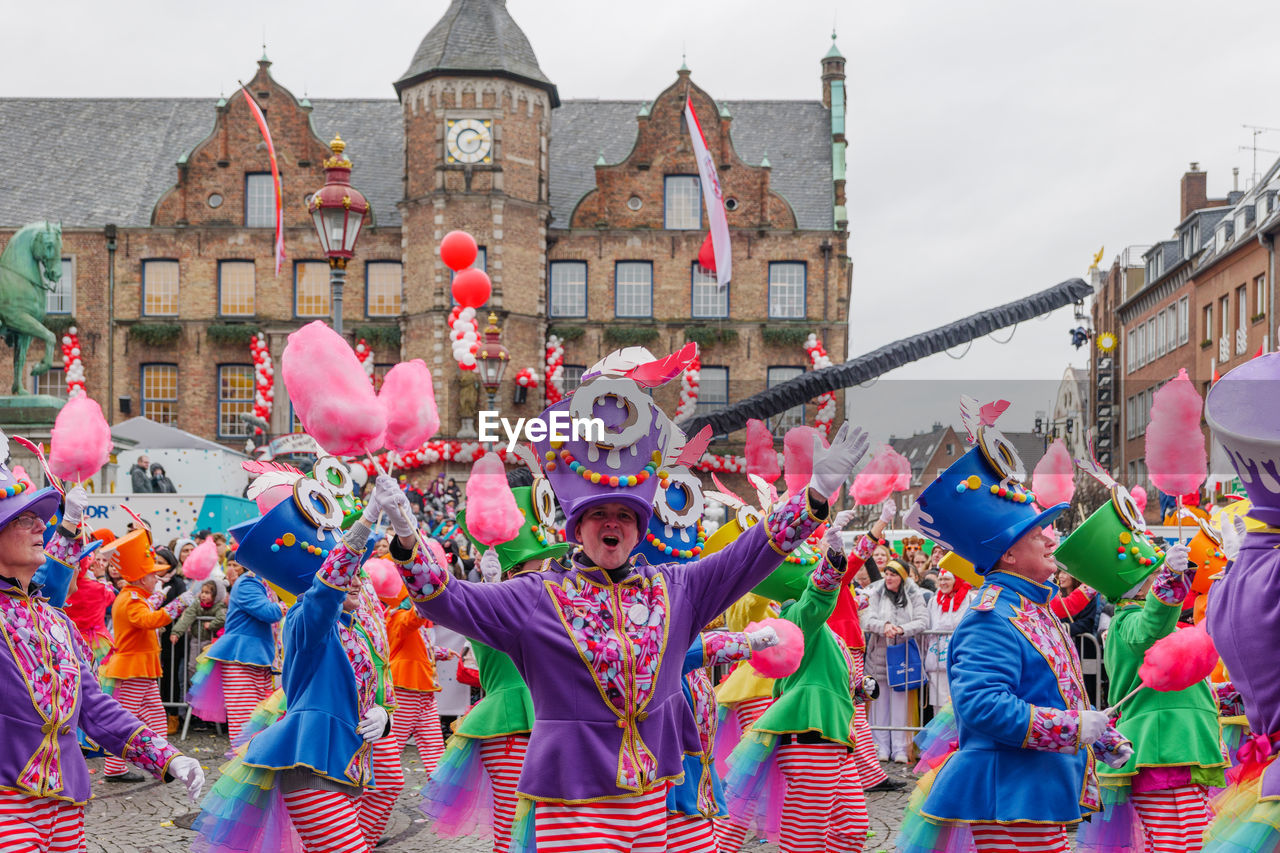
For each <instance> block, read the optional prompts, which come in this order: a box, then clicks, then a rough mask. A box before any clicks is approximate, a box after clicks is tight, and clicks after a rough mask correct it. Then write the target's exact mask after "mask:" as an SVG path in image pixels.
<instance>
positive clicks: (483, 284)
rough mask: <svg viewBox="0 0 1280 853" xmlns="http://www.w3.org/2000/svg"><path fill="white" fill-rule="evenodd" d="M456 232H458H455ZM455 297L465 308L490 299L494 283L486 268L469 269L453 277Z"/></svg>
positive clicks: (478, 304) (478, 305)
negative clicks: (490, 279)
mask: <svg viewBox="0 0 1280 853" xmlns="http://www.w3.org/2000/svg"><path fill="white" fill-rule="evenodd" d="M455 233H456V232H455ZM452 289H453V298H454V299H456V300H458V304H459V305H461V306H462V307H464V308H479V307H480V306H481V305H483V304H485V303H486V302H488V301H489V294H490V293H492V292H493V284H492V283H491V282H490V281H489V275H488V273H486V272H485V271H484V270H478V269H467V270H463V271H462V272H460V273H458V274H457V275H455V276H454V277H453V288H452Z"/></svg>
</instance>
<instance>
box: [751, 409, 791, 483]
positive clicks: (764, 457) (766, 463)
mask: <svg viewBox="0 0 1280 853" xmlns="http://www.w3.org/2000/svg"><path fill="white" fill-rule="evenodd" d="M743 455H745V456H746V457H747V473H748V474H755V475H756V476H758V477H759V478H760V479H762V480H764V481H765V482H766V483H773V482H776V481H777V479H778V477H779V475H781V474H782V469H781V468H780V467H778V451H776V450H774V449H773V433H772V432H770V431H769V426H768V424H766V423H765V422H764V421H762V420H757V419H756V418H752V419H751V420H749V421H747V441H746V447H745V449H744V450H743Z"/></svg>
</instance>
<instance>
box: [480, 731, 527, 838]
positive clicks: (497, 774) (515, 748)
mask: <svg viewBox="0 0 1280 853" xmlns="http://www.w3.org/2000/svg"><path fill="white" fill-rule="evenodd" d="M528 748H529V736H528V735H506V736H504V737H491V738H485V739H484V740H482V741H480V761H481V762H482V763H483V764H484V769H485V771H486V772H487V773H488V774H489V787H490V788H492V789H493V853H506V851H507V849H508V848H510V847H511V823H512V821H514V820H515V816H516V783H517V782H519V781H520V771H521V769H523V768H524V753H525V750H526V749H528Z"/></svg>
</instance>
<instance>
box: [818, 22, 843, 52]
mask: <svg viewBox="0 0 1280 853" xmlns="http://www.w3.org/2000/svg"><path fill="white" fill-rule="evenodd" d="M822 58H823V59H844V54H842V53H841V52H840V48H838V47H836V30H835V27H832V28H831V50H828V51H827V55H826V56H824V57H822Z"/></svg>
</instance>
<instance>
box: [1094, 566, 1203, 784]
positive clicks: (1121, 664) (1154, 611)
mask: <svg viewBox="0 0 1280 853" xmlns="http://www.w3.org/2000/svg"><path fill="white" fill-rule="evenodd" d="M1180 612H1181V607H1179V606H1177V605H1169V604H1165V603H1164V602H1163V601H1161V600H1160V599H1159V598H1158V597H1157V596H1156V594H1155V593H1154V592H1150V593H1148V594H1147V600H1146V603H1145V604H1143V603H1141V602H1137V601H1122V602H1121V603H1120V604H1119V606H1117V607H1116V614H1115V617H1114V618H1113V619H1112V620H1111V627H1110V629H1109V630H1108V631H1107V642H1106V645H1105V647H1104V651H1103V663H1104V664H1105V665H1106V667H1107V672H1108V673H1109V674H1110V676H1111V689H1110V696H1109V699H1110V701H1111V702H1112V703H1115V702H1117V701H1119V700H1120V698H1121V697H1123V696H1125V695H1126V694H1127V693H1128V692H1129V691H1131V690H1133V688H1135V687H1137V686H1138V684H1139V683H1141V679H1140V678H1139V677H1138V667H1140V666H1141V665H1142V660H1143V655H1144V654H1145V653H1146V651H1147V649H1149V648H1151V646H1152V644H1154V643H1155V641H1156V640H1158V639H1160V638H1161V637H1166V636H1168V635H1169V634H1172V633H1173V632H1174V630H1175V626H1176V625H1177V623H1178V615H1179V613H1180ZM1120 710H1121V714H1120V722H1119V724H1118V725H1117V726H1116V728H1118V729H1119V730H1120V733H1121V734H1123V735H1124V736H1125V737H1127V738H1129V740H1130V741H1132V742H1133V749H1134V753H1133V757H1131V758H1130V759H1129V761H1128V762H1127V763H1126V764H1125V765H1124V767H1121V768H1119V769H1117V770H1113V769H1111V768H1110V767H1107V766H1106V765H1105V764H1102V763H1099V764H1098V772H1099V774H1101V775H1102V776H1103V777H1104V778H1103V779H1102V780H1101V781H1102V782H1103V784H1109V785H1124V784H1127V783H1128V782H1129V781H1130V779H1129V777H1132V776H1134V775H1135V774H1137V772H1138V769H1139V768H1142V767H1187V766H1189V767H1191V768H1192V775H1191V781H1192V783H1193V784H1203V785H1211V786H1216V787H1221V786H1222V785H1223V784H1224V782H1223V769H1224V768H1225V767H1226V766H1227V764H1226V762H1225V761H1224V760H1223V758H1222V744H1221V737H1220V731H1219V727H1218V706H1217V703H1216V702H1215V701H1214V698H1213V694H1212V693H1211V692H1210V690H1209V685H1208V684H1206V683H1205V682H1203V681H1201V682H1199V683H1198V684H1193V685H1192V686H1190V687H1188V688H1187V689H1185V690H1179V691H1176V692H1171V693H1162V692H1160V691H1158V690H1153V689H1151V688H1149V687H1148V688H1143V689H1142V690H1139V691H1138V692H1137V693H1136V694H1134V696H1133V698H1132V699H1130V700H1129V701H1127V702H1125V703H1124V706H1123V707H1122V708H1121V709H1120ZM1106 777H1110V778H1106Z"/></svg>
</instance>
